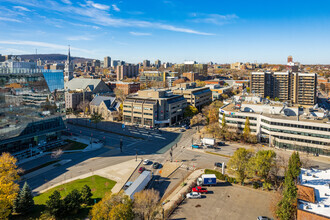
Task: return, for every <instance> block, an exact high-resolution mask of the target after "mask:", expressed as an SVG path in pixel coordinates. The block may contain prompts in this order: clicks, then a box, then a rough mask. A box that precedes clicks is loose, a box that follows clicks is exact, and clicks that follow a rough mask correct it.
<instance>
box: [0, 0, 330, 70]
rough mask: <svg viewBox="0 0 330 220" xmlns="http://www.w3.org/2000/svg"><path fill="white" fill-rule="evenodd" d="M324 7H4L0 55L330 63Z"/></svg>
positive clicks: (9, 1)
mask: <svg viewBox="0 0 330 220" xmlns="http://www.w3.org/2000/svg"><path fill="white" fill-rule="evenodd" d="M329 6H330V3H328V2H325V1H316V2H313V3H310V2H299V1H293V2H292V3H291V4H290V5H287V4H286V2H285V1H277V2H276V3H272V4H270V3H264V2H262V1H252V2H251V1H249V2H246V1H235V2H232V1H231V2H226V1H217V2H213V1H203V2H200V1H189V2H188V1H182V2H176V1H151V0H150V1H143V2H139V3H137V2H135V1H105V0H103V1H101V0H98V1H96V0H95V1H86V0H85V1H80V2H77V1H70V0H61V1H60V0H58V1H55V0H47V1H40V0H33V1H28V2H27V1H20V0H4V1H2V2H1V3H0V13H1V15H0V35H1V36H0V54H15V55H19V54H33V53H35V50H36V49H37V50H38V53H61V54H66V51H67V45H71V49H72V56H79V57H87V58H96V59H100V60H103V57H105V56H110V57H111V58H113V59H118V60H125V61H127V62H133V63H137V62H142V61H143V60H144V59H149V60H151V61H154V60H157V59H160V60H161V61H168V62H173V63H181V62H183V61H185V60H196V61H198V62H200V63H206V62H209V61H213V62H217V63H231V62H236V61H241V62H255V61H257V62H260V63H275V64H285V62H286V57H287V56H288V55H292V56H293V57H294V61H299V62H301V63H303V64H329V59H327V51H329V49H330V44H328V43H327V39H328V38H329V35H330V31H329V30H328V29H327V28H326V27H328V26H329V25H330V24H329V23H330V19H329V17H330V15H329V12H327V8H328V7H329Z"/></svg>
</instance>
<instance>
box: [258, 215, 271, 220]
mask: <svg viewBox="0 0 330 220" xmlns="http://www.w3.org/2000/svg"><path fill="white" fill-rule="evenodd" d="M257 220H270V218H268V217H266V216H258V218H257Z"/></svg>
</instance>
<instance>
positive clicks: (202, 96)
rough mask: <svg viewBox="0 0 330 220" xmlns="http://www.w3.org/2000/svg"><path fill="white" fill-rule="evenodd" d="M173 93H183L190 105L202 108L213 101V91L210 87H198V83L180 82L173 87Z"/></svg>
mask: <svg viewBox="0 0 330 220" xmlns="http://www.w3.org/2000/svg"><path fill="white" fill-rule="evenodd" d="M172 91H173V94H176V95H182V96H183V97H184V98H185V99H186V100H187V103H188V104H189V105H192V106H194V107H196V108H197V109H198V110H201V109H202V107H203V106H204V105H207V104H209V103H211V102H212V91H211V90H210V88H208V87H196V83H180V84H177V85H176V86H175V87H173V88H172Z"/></svg>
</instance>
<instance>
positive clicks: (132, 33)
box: [129, 31, 151, 36]
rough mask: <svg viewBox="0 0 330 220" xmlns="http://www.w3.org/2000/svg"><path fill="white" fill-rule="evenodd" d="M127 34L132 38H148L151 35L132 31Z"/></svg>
mask: <svg viewBox="0 0 330 220" xmlns="http://www.w3.org/2000/svg"><path fill="white" fill-rule="evenodd" d="M129 33H130V34H131V35H134V36H150V35H151V33H142V32H134V31H131V32H129Z"/></svg>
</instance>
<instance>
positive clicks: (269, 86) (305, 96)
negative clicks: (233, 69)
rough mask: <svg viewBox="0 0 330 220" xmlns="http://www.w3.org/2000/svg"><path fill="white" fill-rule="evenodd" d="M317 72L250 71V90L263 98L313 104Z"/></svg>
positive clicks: (315, 98) (314, 101)
mask: <svg viewBox="0 0 330 220" xmlns="http://www.w3.org/2000/svg"><path fill="white" fill-rule="evenodd" d="M316 89H317V74H315V73H300V72H290V71H287V72H252V73H251V75H250V90H251V92H252V93H253V94H255V95H258V96H261V97H263V98H266V97H269V98H273V99H276V98H278V99H279V100H280V101H284V102H289V103H294V104H301V105H315V103H316V102H317V97H316V91H317V90H316Z"/></svg>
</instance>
